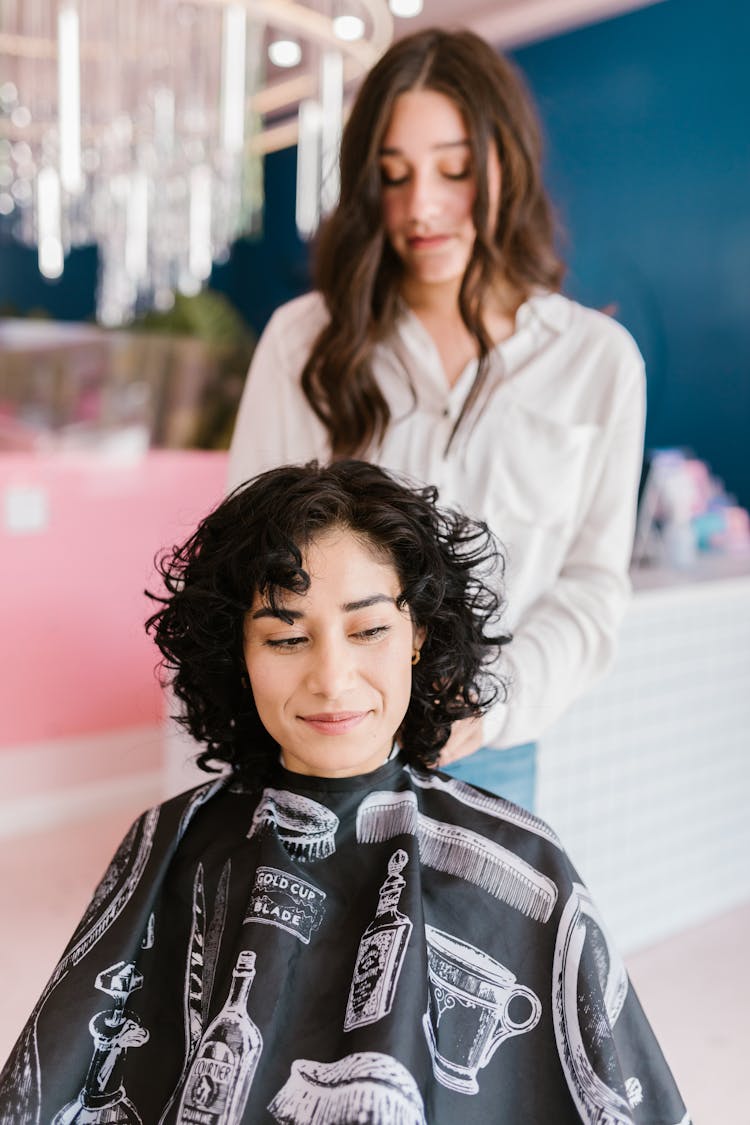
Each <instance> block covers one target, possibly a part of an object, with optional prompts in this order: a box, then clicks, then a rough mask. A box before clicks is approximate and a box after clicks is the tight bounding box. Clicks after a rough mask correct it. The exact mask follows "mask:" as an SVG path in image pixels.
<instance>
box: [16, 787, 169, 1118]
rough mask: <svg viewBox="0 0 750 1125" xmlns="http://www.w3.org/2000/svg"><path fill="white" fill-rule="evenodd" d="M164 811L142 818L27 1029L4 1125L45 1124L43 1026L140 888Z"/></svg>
mask: <svg viewBox="0 0 750 1125" xmlns="http://www.w3.org/2000/svg"><path fill="white" fill-rule="evenodd" d="M159 814H160V809H158V808H156V809H149V810H148V811H147V812H145V813H144V814H143V816H141V817H139V818H138V820H137V821H136V822H135V824H134V825H133V826H132V828H131V829H130V831H129V832H128V834H127V835H126V837H125V839H124V840H123V842H122V843H121V845H120V847H119V848H118V849H117V851H116V853H115V855H114V857H113V859H112V862H111V863H110V864H109V865H108V867H107V870H106V872H105V873H104V876H103V878H102V880H101V882H100V883H99V886H98V887H97V889H96V891H95V892H94V895H93V898H92V900H91V903H90V904H89V907H88V909H87V910H86V912H85V914H84V916H83V919H82V920H81V922H80V923H79V925H78V927H77V929H76V931H75V933H74V934H73V937H72V939H71V941H70V943H69V945H68V949H67V950H66V952H65V953H64V954H63V957H62V960H61V961H60V962H59V963H58V965H57V966H56V967H55V970H54V972H53V973H52V976H51V977H50V979H49V981H48V983H47V985H46V987H45V989H44V991H43V992H42V995H41V996H40V997H39V1000H38V1001H37V1004H36V1007H35V1008H34V1011H33V1012H32V1014H31V1016H30V1017H29V1020H28V1022H27V1024H26V1027H25V1028H24V1030H23V1032H22V1034H21V1038H20V1040H19V1042H18V1043H17V1044H16V1049H15V1052H14V1055H13V1057H12V1060H11V1063H10V1065H9V1066H8V1068H7V1069H6V1071H5V1072H4V1074H3V1078H2V1079H1V1080H0V1125H18V1122H20V1121H23V1122H24V1125H39V1119H40V1113H41V1099H42V1091H41V1073H40V1062H39V1048H38V1044H37V1025H38V1022H39V1017H40V1016H41V1014H42V1011H43V1009H44V1006H45V1004H46V1003H47V1002H48V1000H49V999H50V997H51V996H52V995H53V993H54V991H55V989H56V988H57V986H58V984H59V983H60V981H61V980H62V979H63V978H64V977H65V976H66V975H67V973H68V972H69V971H70V970H71V969H72V968H74V967H75V966H76V965H77V964H79V962H80V961H81V960H82V959H83V958H84V957H85V956H86V954H87V953H88V952H89V951H90V950H91V949H92V948H93V947H94V946H95V945H96V943H97V942H98V941H99V940H100V938H101V937H102V935H103V934H104V933H106V931H107V930H108V929H109V928H110V927H111V926H112V925H113V923H114V922H115V921H116V920H117V918H118V917H119V916H120V914H121V913H122V911H123V910H124V909H125V907H126V906H127V904H128V903H129V902H130V900H131V898H132V897H133V894H134V892H135V890H136V888H137V886H138V884H139V883H140V880H141V877H142V875H143V871H144V868H145V867H146V864H147V862H148V859H149V856H150V855H151V849H152V847H153V842H154V835H155V833H156V826H157V823H158V821H159Z"/></svg>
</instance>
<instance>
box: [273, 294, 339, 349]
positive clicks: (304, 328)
mask: <svg viewBox="0 0 750 1125" xmlns="http://www.w3.org/2000/svg"><path fill="white" fill-rule="evenodd" d="M328 320H329V315H328V310H327V309H326V304H325V299H324V297H323V294H322V293H319V292H318V291H317V290H313V291H312V292H310V293H303V294H302V296H301V297H294V298H293V299H292V300H291V301H287V302H286V303H285V304H283V305H279V307H278V308H277V309H276V311H275V312H274V313H273V314H272V316H271V319H270V320H269V322H268V324H267V326H266V329H265V333H264V334H265V335H269V334H275V335H278V336H282V335H283V337H284V339H285V340H286V341H287V344H294V343H298V342H306V343H311V342H312V341H313V340H314V339H315V337H316V336H317V335H318V333H319V332H320V330H321V329H322V328H324V327H325V325H326V324H327V323H328Z"/></svg>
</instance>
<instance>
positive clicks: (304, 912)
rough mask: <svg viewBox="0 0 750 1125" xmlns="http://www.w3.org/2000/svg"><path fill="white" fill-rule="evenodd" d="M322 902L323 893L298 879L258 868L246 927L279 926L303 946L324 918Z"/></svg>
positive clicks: (268, 868)
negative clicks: (256, 924)
mask: <svg viewBox="0 0 750 1125" xmlns="http://www.w3.org/2000/svg"><path fill="white" fill-rule="evenodd" d="M325 899H326V896H325V891H321V889H320V888H319V887H316V886H314V884H313V883H310V882H309V881H308V880H307V879H302V878H301V877H300V876H299V875H290V874H289V872H288V871H280V870H279V869H278V868H277V867H265V866H262V867H258V868H257V869H256V872H255V882H254V883H253V888H252V891H251V892H250V908H249V910H248V913H247V914H246V915H245V924H247V923H248V922H262V923H265V924H266V925H268V926H278V927H279V929H281V930H286V932H287V933H289V934H293V935H294V936H295V937H296V938H299V940H300V941H301V942H302V944H303V945H309V943H310V938H311V936H312V934H313V932H314V931H315V930H317V929H319V928H320V925H321V923H322V921H323V918H324V916H325Z"/></svg>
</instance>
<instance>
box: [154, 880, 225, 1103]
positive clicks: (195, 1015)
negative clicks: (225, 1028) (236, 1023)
mask: <svg viewBox="0 0 750 1125" xmlns="http://www.w3.org/2000/svg"><path fill="white" fill-rule="evenodd" d="M231 873H232V861H231V859H228V860H227V861H226V863H225V864H224V867H223V869H222V872H221V877H220V879H219V885H218V887H217V889H216V898H215V901H214V909H213V914H212V917H211V921H210V923H209V924H208V927H207V926H206V903H205V890H204V879H203V864H202V863H199V864H198V866H197V868H196V871H195V878H194V880H193V897H192V919H191V926H190V936H189V938H188V950H187V959H186V965H185V982H184V991H183V1015H184V1024H185V1058H184V1061H183V1064H182V1071H181V1073H180V1077H179V1080H178V1082H177V1085H176V1087H175V1089H174V1092H173V1093H172V1096H171V1097H170V1099H169V1101H168V1102H167V1104H166V1106H165V1108H164V1112H163V1113H162V1115H161V1117H160V1118H159V1125H162V1122H164V1121H165V1120H166V1118H167V1115H168V1114H169V1111H170V1110H171V1108H172V1106H173V1104H174V1101H175V1099H176V1097H177V1095H178V1094H179V1093H180V1091H181V1089H182V1087H183V1083H184V1081H185V1077H186V1075H187V1072H188V1069H189V1067H190V1064H191V1062H192V1060H193V1057H194V1055H195V1052H196V1050H197V1047H198V1044H199V1042H200V1038H201V1035H202V1033H203V1028H204V1027H205V1025H206V1018H207V1015H208V1009H209V1006H210V1004H211V995H212V992H213V982H214V974H215V972H216V962H217V959H218V956H219V947H220V945H221V939H222V936H223V933H224V926H225V924H226V912H227V895H228V892H229V881H230V878H231Z"/></svg>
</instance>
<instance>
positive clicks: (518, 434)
mask: <svg viewBox="0 0 750 1125" xmlns="http://www.w3.org/2000/svg"><path fill="white" fill-rule="evenodd" d="M499 397H500V398H501V399H502V398H504V396H499ZM492 413H493V415H494V417H493V419H492V422H491V424H490V429H491V432H492V437H491V438H490V441H489V444H488V446H487V448H486V449H485V451H484V457H485V459H486V460H485V464H484V465H483V466H482V469H483V472H484V473H485V474H486V475H485V477H484V479H485V480H486V481H487V487H488V495H487V500H488V501H489V504H488V507H489V508H490V509H494V511H495V513H498V514H499V513H500V512H503V513H505V515H506V516H511V517H512V518H513V519H514V520H518V521H519V522H521V523H525V524H529V525H532V526H533V527H536V528H549V529H552V528H559V529H562V528H570V526H571V525H572V524H573V523H574V522H575V519H576V513H577V511H578V510H579V507H580V503H581V498H582V496H583V495H584V494H585V493H586V492H587V491H588V489H589V488H590V487H591V484H592V481H593V477H594V473H595V471H596V468H595V466H596V447H597V440H598V438H599V435H600V433H601V428H600V427H599V426H596V425H592V424H577V425H569V424H562V423H560V422H555V421H552V420H551V419H549V418H546V417H544V416H543V415H541V414H536V413H534V412H533V411H531V410H528V409H527V408H526V407H524V406H521V405H519V403H517V402H514V401H512V400H507V399H506V400H505V401H504V402H497V404H496V408H495V410H493V412H492ZM487 422H490V419H487ZM485 433H487V431H485ZM469 457H470V458H471V443H470V446H469ZM480 479H481V478H480Z"/></svg>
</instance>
